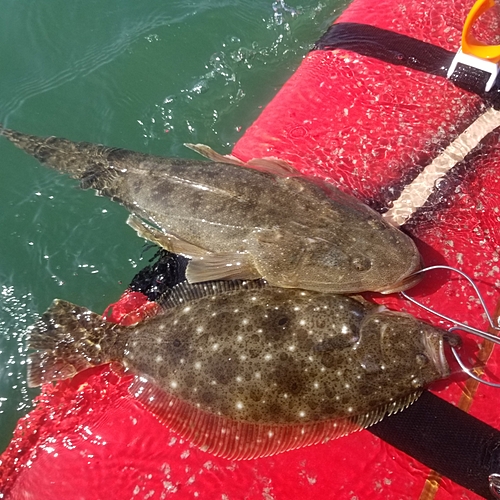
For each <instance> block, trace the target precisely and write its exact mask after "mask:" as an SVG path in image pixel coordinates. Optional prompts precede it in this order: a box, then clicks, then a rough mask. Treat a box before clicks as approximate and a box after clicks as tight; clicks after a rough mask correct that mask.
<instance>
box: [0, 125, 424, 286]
mask: <svg viewBox="0 0 500 500" xmlns="http://www.w3.org/2000/svg"><path fill="white" fill-rule="evenodd" d="M0 133H1V134H3V135H4V136H5V137H7V138H8V139H9V140H10V141H12V142H13V143H14V144H15V145H16V146H18V147H19V148H21V149H23V150H24V151H26V152H27V153H29V154H31V155H33V156H34V157H35V158H37V159H38V160H39V161H40V162H42V163H44V164H46V165H48V166H50V167H53V168H55V169H57V170H60V171H61V172H65V173H67V174H69V175H70V176H72V177H74V178H77V179H80V181H81V186H82V187H83V188H93V189H96V190H97V191H98V193H99V194H102V195H104V196H108V197H110V198H111V199H113V200H115V201H118V202H120V203H121V204H123V205H124V206H125V207H126V208H128V209H129V210H130V211H131V212H132V214H133V216H132V217H131V218H130V220H129V223H130V225H131V226H132V227H134V228H135V229H136V230H137V231H138V233H139V234H140V235H141V236H143V237H145V238H148V239H150V240H152V241H155V242H156V243H158V244H160V245H162V246H163V247H164V248H166V249H167V250H170V251H172V252H174V253H177V254H182V255H185V256H187V257H190V258H191V259H192V260H191V262H190V263H189V265H188V268H187V278H188V280H189V281H190V282H200V281H208V280H214V279H234V278H238V279H256V278H260V277H263V278H265V279H266V280H267V281H268V282H269V283H270V284H271V285H274V286H280V287H286V288H294V287H296V288H302V289H308V290H316V291H321V292H333V293H357V292H361V291H379V292H383V293H389V292H392V291H397V290H402V289H405V288H408V287H409V286H411V285H413V284H414V283H415V282H416V281H417V280H418V278H416V277H410V278H409V276H410V275H412V273H413V272H414V271H416V270H417V269H418V268H419V266H420V256H419V253H418V251H417V249H416V247H415V245H414V243H413V241H412V240H411V239H410V238H409V237H408V236H406V235H405V234H404V233H402V232H401V231H399V230H398V229H397V228H395V227H392V226H390V225H389V224H388V223H387V222H385V221H384V220H383V219H382V217H381V216H380V215H379V214H378V213H376V212H375V211H373V210H371V209H370V208H369V207H368V206H366V205H364V204H363V203H362V202H360V201H359V200H357V199H356V198H354V197H352V196H349V195H347V194H345V193H343V192H341V191H340V190H338V189H336V188H335V187H334V186H332V185H330V184H328V183H325V182H322V181H319V180H314V179H311V178H306V177H303V176H300V175H299V174H298V173H297V172H295V171H294V170H293V169H292V168H291V167H289V166H288V167H287V166H286V165H283V163H280V162H278V161H275V160H269V159H267V160H253V161H252V162H249V163H248V164H243V163H242V162H239V160H236V159H234V158H225V157H222V156H220V155H217V154H216V153H214V152H212V151H211V150H209V148H206V147H203V146H200V145H197V146H193V148H194V149H196V150H197V151H200V152H201V153H202V154H205V155H207V156H209V157H211V158H215V159H216V160H218V161H211V162H208V161H195V160H184V159H178V158H162V157H156V156H151V155H147V154H142V153H137V152H133V151H127V150H124V149H117V148H108V147H104V146H100V145H95V144H90V143H84V142H80V143H77V142H71V141H69V140H66V139H59V138H55V137H50V138H40V137H35V136H30V135H25V134H21V133H19V132H15V131H12V130H8V129H5V128H2V127H0ZM136 216H139V217H142V218H143V219H145V220H147V221H149V222H150V223H151V224H154V225H155V226H156V228H153V227H151V226H148V225H145V224H144V223H142V222H141V220H140V219H138V217H136Z"/></svg>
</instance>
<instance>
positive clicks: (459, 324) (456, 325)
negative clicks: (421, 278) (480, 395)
mask: <svg viewBox="0 0 500 500" xmlns="http://www.w3.org/2000/svg"><path fill="white" fill-rule="evenodd" d="M435 269H446V270H448V271H453V272H456V273H458V274H460V275H461V276H462V277H463V278H465V279H466V280H467V281H468V282H469V284H470V285H471V286H472V288H473V289H474V292H475V293H476V296H477V297H478V299H479V302H480V303H481V306H482V308H483V310H484V312H485V314H486V317H487V319H488V322H489V325H490V328H491V329H492V330H496V331H500V326H498V325H496V324H495V322H494V320H493V318H492V317H491V315H490V313H489V311H488V309H487V308H486V303H485V302H484V299H483V296H482V295H481V292H480V291H479V289H478V287H477V285H476V284H475V283H474V282H473V281H472V278H470V276H468V275H467V274H465V273H464V272H463V271H460V270H459V269H456V268H454V267H451V266H445V265H436V266H430V267H426V268H424V269H420V271H417V272H415V273H414V274H420V273H424V272H427V271H433V270H435ZM400 293H401V295H402V296H403V297H404V298H405V299H406V300H408V301H410V302H411V303H412V304H415V305H417V306H419V307H421V308H422V309H424V310H425V311H427V312H429V313H431V314H434V315H435V316H438V317H439V318H442V319H444V320H446V321H448V322H450V323H452V324H454V326H452V327H451V328H449V329H448V332H450V333H452V332H454V331H456V330H462V331H464V332H467V333H471V334H473V335H476V336H478V337H481V338H483V339H485V340H488V341H490V342H493V343H494V344H500V338H499V337H497V336H496V335H492V334H491V333H488V332H485V331H483V330H479V329H478V328H474V327H472V326H469V325H466V324H465V323H462V322H461V321H458V320H456V319H453V318H450V317H449V316H446V315H445V314H442V313H440V312H438V311H434V309H431V308H430V307H427V306H425V305H424V304H422V303H421V302H419V301H418V300H416V299H414V298H413V297H410V296H409V295H408V294H406V293H405V292H400ZM450 349H451V352H452V353H453V356H454V357H455V359H456V361H457V363H458V364H459V366H460V368H461V369H462V370H463V371H464V372H465V373H466V374H467V375H468V376H469V377H471V378H473V379H474V380H476V381H478V382H481V383H483V384H486V385H488V386H490V387H496V388H500V384H499V383H494V382H488V381H487V380H484V379H482V378H480V377H478V376H477V375H475V374H474V373H473V372H472V371H471V369H470V368H468V367H467V366H465V364H464V362H463V361H462V360H461V358H460V356H459V354H458V352H457V350H456V348H455V347H454V346H452V345H450Z"/></svg>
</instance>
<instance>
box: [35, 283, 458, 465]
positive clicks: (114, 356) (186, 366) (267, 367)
mask: <svg viewBox="0 0 500 500" xmlns="http://www.w3.org/2000/svg"><path fill="white" fill-rule="evenodd" d="M229 283H231V282H229ZM207 286H209V285H206V286H205V287H204V289H205V292H201V293H199V291H200V290H202V288H201V285H181V286H179V287H177V289H174V290H175V292H174V293H173V295H172V297H171V298H170V299H169V300H167V301H166V302H165V304H164V310H163V312H162V313H160V314H159V315H158V316H156V317H154V318H150V319H147V320H145V321H144V322H143V323H140V324H138V325H136V326H133V327H120V326H117V325H111V324H110V323H107V322H105V321H104V320H103V318H102V317H101V316H98V315H96V314H94V313H91V312H89V311H88V310H86V309H84V308H81V307H78V306H75V305H73V304H70V303H67V302H63V301H56V302H55V303H54V304H53V305H52V307H51V308H50V309H49V310H48V311H47V312H46V313H45V314H44V316H43V317H42V319H41V320H40V322H39V323H37V324H36V325H35V326H34V328H33V329H32V332H31V337H30V344H29V347H30V349H34V350H35V351H36V352H34V353H32V354H31V355H30V358H29V384H30V385H39V384H41V383H43V382H48V381H51V380H56V379H60V378H67V377H71V376H73V375H74V374H75V373H77V372H78V371H80V370H82V369H84V368H87V367H89V366H92V365H98V364H101V363H106V362H109V361H118V362H119V363H121V364H122V365H124V366H125V367H126V368H127V369H128V370H130V371H131V372H132V373H134V374H136V375H137V376H138V378H137V380H138V382H136V383H135V386H134V394H135V395H136V396H137V397H139V399H140V400H141V401H142V402H143V403H144V404H145V405H146V406H148V407H151V411H153V412H154V413H157V414H158V415H161V416H162V418H163V419H164V420H166V421H167V422H169V424H170V425H171V426H172V427H173V429H174V430H178V431H179V429H178V428H179V425H181V424H179V423H176V422H175V421H174V422H173V423H172V420H171V419H172V418H173V417H172V415H171V413H172V412H174V410H175V409H176V408H177V407H178V406H179V405H184V408H188V410H186V409H184V410H183V411H184V413H186V416H185V417H184V418H183V422H185V421H190V420H189V419H191V420H193V421H197V422H198V425H201V424H200V423H199V422H200V421H202V420H200V419H199V418H198V420H196V417H197V412H201V414H202V415H204V416H205V417H207V415H208V416H212V417H214V416H215V417H217V418H221V419H222V423H223V426H226V427H230V426H231V425H232V424H234V423H235V422H236V423H237V424H238V425H239V426H240V427H242V428H243V430H245V429H246V427H245V426H254V427H255V426H257V428H258V426H268V427H264V428H265V429H268V428H271V429H274V427H272V426H278V427H279V429H281V431H283V430H286V426H291V427H290V428H291V429H292V428H294V429H296V428H297V426H301V425H305V426H308V425H309V426H311V425H316V424H321V425H326V424H328V425H329V427H328V426H327V427H328V429H327V430H324V429H323V430H321V431H318V432H320V435H314V436H313V437H314V439H316V441H317V440H318V439H320V440H324V439H328V438H331V437H338V435H342V434H345V433H346V432H349V431H352V430H354V429H353V428H349V427H348V428H346V427H345V424H346V422H351V423H354V424H356V425H355V426H354V428H362V427H366V426H368V425H370V424H372V423H374V422H376V421H378V420H380V419H381V418H382V417H383V416H384V415H385V414H387V413H392V412H394V411H397V410H399V409H401V408H404V407H405V406H407V405H408V404H409V403H410V402H411V401H413V400H414V399H416V397H417V396H418V394H419V393H420V391H421V390H422V389H423V388H424V387H426V386H427V385H428V384H430V383H431V382H432V381H434V380H437V379H441V378H443V377H446V376H448V375H449V369H448V365H447V362H446V359H445V357H444V354H443V342H444V337H443V333H444V332H443V331H441V330H438V329H436V328H434V327H432V326H431V325H429V324H426V323H423V322H421V321H418V320H417V319H415V318H414V317H412V316H410V315H407V314H403V313H394V312H390V311H387V310H384V311H380V310H379V308H377V307H375V306H373V305H371V304H367V303H365V302H361V301H358V300H356V299H354V298H351V297H346V296H341V295H334V294H320V293H316V292H308V291H300V290H296V289H283V288H274V287H268V288H257V287H256V285H254V284H252V283H250V284H248V285H246V286H244V287H243V289H237V288H236V289H235V290H232V291H231V290H230V291H226V292H224V293H219V292H217V289H212V291H211V292H209V293H208V295H207V296H203V295H204V294H206V289H207ZM210 286H211V285H210ZM214 286H218V285H214ZM193 287H194V288H193ZM196 287H198V288H196ZM193 290H194V292H195V293H194V294H193ZM193 297H194V299H193ZM197 297H199V298H197ZM141 377H142V378H141ZM141 380H143V382H144V384H145V386H143V385H142V382H140V381H141ZM148 384H149V389H148V390H149V393H151V394H152V395H153V397H152V398H151V399H149V397H146V396H144V391H146V389H147V387H146V386H147V385H148ZM146 392H147V391H146ZM149 393H148V394H149ZM141 395H142V399H141ZM179 411H180V410H179ZM174 416H175V415H174ZM198 417H199V416H198ZM205 417H204V418H205ZM212 417H210V418H212ZM207 418H208V417H207ZM337 422H338V423H339V425H340V424H342V425H344V427H342V432H340V431H339V432H340V434H339V433H336V432H335V429H333V430H332V425H336V423H337ZM183 425H184V424H183ZM210 425H212V424H210ZM210 425H209V424H207V426H208V430H206V432H205V434H203V436H202V438H200V439H201V441H200V439H199V440H198V444H200V445H202V446H205V447H207V446H209V445H212V444H213V442H207V441H210V440H212V441H213V440H217V439H220V438H221V436H220V435H219V436H216V435H215V434H213V432H215V431H214V430H213V429H212V428H211V427H210ZM214 425H215V424H214ZM176 426H177V427H176ZM269 426H271V427H269ZM280 426H281V427H280ZM294 426H295V427H294ZM216 427H217V429H219V431H218V432H220V426H216ZM351 427H352V426H351ZM182 429H183V428H182ZM179 432H181V434H182V433H183V432H185V431H182V430H180V431H179ZM266 432H267V431H266ZM273 432H274V431H273ZM315 432H316V431H315ZM322 433H323V434H322ZM325 433H326V434H325ZM206 436H208V437H206ZM311 439H312V438H311ZM311 442H312V441H309V442H307V443H305V444H311ZM243 444H244V443H241V442H240V444H239V445H241V446H243ZM231 449H232V448H231ZM269 449H271V450H274V448H272V447H270V448H269ZM286 449H290V446H288V448H286ZM257 451H259V450H257ZM268 451H269V450H268ZM278 451H283V449H281V448H279V447H278V448H277V452H278ZM239 453H240V454H239V455H238V457H240V458H242V457H243V458H245V457H246V455H244V453H243V452H242V451H241V450H240V452H239ZM266 453H267V454H269V453H268V452H266ZM228 456H232V457H233V458H234V456H235V455H234V454H233V455H228Z"/></svg>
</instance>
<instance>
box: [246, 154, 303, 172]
mask: <svg viewBox="0 0 500 500" xmlns="http://www.w3.org/2000/svg"><path fill="white" fill-rule="evenodd" d="M245 166H246V167H249V168H253V169H255V170H259V171H260V172H265V173H267V174H272V175H275V176H276V177H299V176H301V175H302V174H301V173H300V172H299V171H298V170H297V169H296V168H295V167H293V166H292V165H290V164H289V163H288V162H286V161H284V160H280V159H279V158H274V157H266V158H253V159H252V160H250V161H249V162H247V163H245Z"/></svg>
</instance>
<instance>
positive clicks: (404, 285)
mask: <svg viewBox="0 0 500 500" xmlns="http://www.w3.org/2000/svg"><path fill="white" fill-rule="evenodd" d="M423 265H424V263H423V261H422V257H421V256H420V255H418V258H417V259H416V262H413V265H412V266H411V267H410V270H409V271H407V272H406V274H405V275H404V276H403V278H402V279H401V280H399V281H397V282H396V283H391V284H390V285H386V286H384V287H382V288H378V289H377V290H373V291H374V292H378V293H381V294H383V295H387V294H389V293H396V292H404V291H405V290H408V289H409V288H411V287H413V286H415V285H416V284H417V283H420V281H422V278H423V273H419V271H420V270H421V269H422V267H423Z"/></svg>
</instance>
